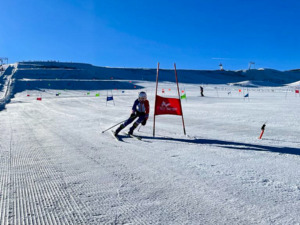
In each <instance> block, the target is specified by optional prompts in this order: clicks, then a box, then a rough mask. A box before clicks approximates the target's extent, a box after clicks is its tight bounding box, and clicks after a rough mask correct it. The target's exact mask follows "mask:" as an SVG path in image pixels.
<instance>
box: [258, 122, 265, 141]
mask: <svg viewBox="0 0 300 225" xmlns="http://www.w3.org/2000/svg"><path fill="white" fill-rule="evenodd" d="M265 128H266V124H265V123H264V125H262V127H261V133H260V136H259V138H258V139H261V138H262V136H263V134H264V132H265Z"/></svg>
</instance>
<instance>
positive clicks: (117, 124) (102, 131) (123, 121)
mask: <svg viewBox="0 0 300 225" xmlns="http://www.w3.org/2000/svg"><path fill="white" fill-rule="evenodd" d="M126 120H127V119H126ZM126 120H123V121H122V122H120V123H124V122H125V121H126ZM120 123H117V124H115V125H113V126H111V127H110V128H107V129H106V130H104V131H102V133H104V132H105V131H108V130H110V129H111V128H113V127H115V126H118V125H119V124H120Z"/></svg>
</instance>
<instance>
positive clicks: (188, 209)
mask: <svg viewBox="0 0 300 225" xmlns="http://www.w3.org/2000/svg"><path fill="white" fill-rule="evenodd" d="M31 64H32V63H31ZM36 64H40V66H39V67H35V68H33V66H32V65H29V63H22V65H21V64H19V65H18V66H17V70H16V71H15V72H14V73H13V76H14V78H13V79H14V82H13V83H14V89H13V90H14V98H12V99H11V102H10V103H9V104H7V105H6V110H2V111H1V112H0V127H1V134H0V160H1V161H0V171H1V177H0V189H1V195H0V217H1V218H0V221H1V223H2V224H172V225H173V224H299V221H300V216H299V209H300V208H299V205H300V198H299V196H300V183H299V180H300V175H299V170H300V163H299V155H300V142H299V136H300V130H299V127H300V122H299V119H298V117H299V111H300V106H299V102H300V97H299V95H296V94H295V93H294V91H293V90H294V89H293V88H294V87H289V88H287V87H285V86H284V84H286V83H292V82H296V81H297V76H298V75H297V73H294V72H287V73H292V74H293V75H290V76H291V77H293V79H292V78H291V77H287V78H286V80H285V76H283V78H278V79H277V78H276V80H272V81H270V82H272V83H273V82H275V83H276V82H277V81H278V80H284V82H283V81H280V82H283V83H282V84H281V86H271V87H268V86H267V87H265V86H260V85H259V82H258V81H256V80H251V79H249V77H248V76H247V72H246V73H244V72H238V73H237V74H238V76H237V77H235V76H234V74H235V72H230V73H228V74H227V73H226V72H222V73H220V74H221V75H220V74H217V71H216V72H212V71H205V72H203V71H201V72H197V71H194V73H195V74H193V75H194V76H193V77H192V78H191V77H189V75H188V74H189V73H187V71H180V70H179V71H178V76H179V81H182V80H183V81H186V82H180V90H184V91H185V92H186V94H187V99H186V100H183V101H182V105H183V113H184V119H185V124H186V131H187V136H185V135H183V131H182V123H181V119H180V117H178V116H166V115H165V116H157V117H156V137H153V136H152V131H153V130H152V128H153V127H152V125H153V104H154V95H155V82H154V79H155V78H152V77H151V76H153V75H154V77H155V70H154V69H153V70H146V69H137V70H135V69H125V71H126V72H125V71H123V70H124V69H123V70H122V69H113V68H103V67H101V68H98V67H97V68H94V69H91V68H93V66H91V65H86V64H64V65H63V67H64V68H62V67H61V66H60V67H59V68H57V67H56V68H55V67H54V65H53V62H52V65H51V68H49V63H43V64H41V62H39V63H34V65H35V66H36ZM55 65H58V64H57V63H55ZM59 65H61V64H59ZM45 66H48V68H45ZM84 67H86V68H87V69H84ZM75 70H76V71H75ZM100 71H102V72H100ZM116 71H117V72H116ZM121 71H122V72H121ZM23 72H24V73H23ZM68 72H70V73H68ZM282 73H284V72H282ZM126 74H127V75H126ZM142 74H143V75H142ZM163 74H165V75H164V76H165V77H164V76H163ZM196 74H197V76H196ZM284 74H285V73H284ZM77 75H78V77H77ZM112 76H113V77H114V79H111V77H112ZM141 76H142V78H141ZM173 76H174V71H163V72H162V74H161V79H162V80H163V81H162V82H160V83H159V88H158V90H159V94H160V95H163V96H173V97H175V96H176V89H175V87H176V86H175V85H174V82H171V81H174V77H173ZM218 76H220V77H218ZM268 76H269V75H268V74H265V77H261V79H260V80H264V78H266V79H265V81H267V80H268ZM188 80H189V82H188ZM298 80H300V79H298ZM209 81H211V82H212V83H210V82H209ZM243 81H249V83H247V84H250V83H253V84H255V87H250V86H249V85H241V86H236V85H228V83H236V82H243ZM280 82H279V83H280ZM49 84H50V85H49ZM244 84H245V83H244ZM199 85H203V86H204V94H205V97H199V95H200V93H199ZM134 86H136V87H134ZM162 88H164V89H165V90H166V91H165V92H166V93H164V94H163V93H162V92H161V90H162ZM111 89H113V90H112V93H113V95H114V99H115V106H114V104H113V102H108V103H107V106H106V100H105V98H106V95H107V92H108V93H111V92H110V90H111ZM169 89H170V90H169ZM239 89H241V90H242V92H239V91H238V90H239ZM139 90H146V91H147V93H148V98H149V101H150V104H151V116H150V118H149V121H148V123H147V125H146V126H145V127H141V128H140V129H139V131H138V130H136V132H135V133H136V134H138V135H140V136H142V137H143V140H142V141H138V140H136V139H133V138H129V137H127V136H125V135H122V136H121V139H122V141H121V142H116V141H115V140H114V139H113V138H112V136H111V135H110V133H109V132H105V133H103V134H102V132H101V131H103V130H105V129H106V128H108V127H110V126H112V125H113V124H116V123H118V122H120V121H122V120H124V119H126V118H127V117H128V116H129V115H130V108H131V105H132V103H133V101H134V100H135V99H136V96H137V93H138V91H139ZM88 91H89V92H90V94H89V95H87V92H88ZM123 91H125V92H123ZM58 92H60V93H61V94H60V96H56V93H58ZM96 93H99V94H100V97H95V94H96ZM246 93H249V96H250V98H243V96H244V95H245V94H246ZM27 95H29V96H27ZM37 97H42V101H37V100H36V98H37ZM265 122H267V123H266V124H267V126H266V131H265V134H264V136H263V139H262V140H259V139H258V136H259V134H260V127H261V126H262V124H263V123H265ZM125 130H127V128H126V129H125Z"/></svg>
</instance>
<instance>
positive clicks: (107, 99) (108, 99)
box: [106, 96, 114, 101]
mask: <svg viewBox="0 0 300 225" xmlns="http://www.w3.org/2000/svg"><path fill="white" fill-rule="evenodd" d="M113 100H114V97H113V96H110V97H108V96H107V98H106V101H113Z"/></svg>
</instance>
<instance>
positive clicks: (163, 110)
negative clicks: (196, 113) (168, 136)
mask: <svg viewBox="0 0 300 225" xmlns="http://www.w3.org/2000/svg"><path fill="white" fill-rule="evenodd" d="M154 112H155V114H154V115H165V114H171V115H179V116H181V115H182V110H181V105H180V99H178V98H164V97H161V96H159V95H156V102H155V110H154Z"/></svg>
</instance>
